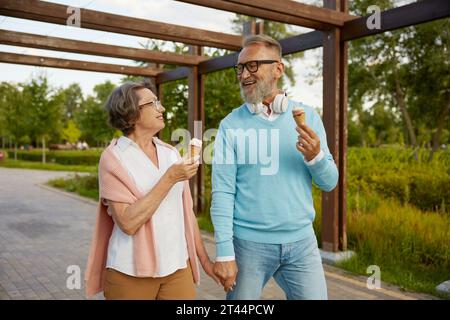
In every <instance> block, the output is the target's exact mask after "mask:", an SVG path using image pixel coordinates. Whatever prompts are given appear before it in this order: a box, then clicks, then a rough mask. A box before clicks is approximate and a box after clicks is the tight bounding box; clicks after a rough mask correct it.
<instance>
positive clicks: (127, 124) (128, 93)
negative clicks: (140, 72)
mask: <svg viewBox="0 0 450 320" xmlns="http://www.w3.org/2000/svg"><path fill="white" fill-rule="evenodd" d="M144 88H146V89H149V88H148V86H147V85H146V84H145V83H140V82H126V83H124V84H122V85H121V86H119V87H117V88H115V89H114V90H113V91H112V92H111V94H110V96H109V98H108V101H107V102H106V104H105V109H106V111H107V112H108V116H109V119H108V120H109V125H110V126H111V127H113V128H116V129H119V130H120V131H122V132H123V134H124V135H129V134H130V133H132V132H133V131H134V124H135V123H136V120H138V119H139V116H140V112H139V107H138V97H137V95H136V90H138V89H144Z"/></svg>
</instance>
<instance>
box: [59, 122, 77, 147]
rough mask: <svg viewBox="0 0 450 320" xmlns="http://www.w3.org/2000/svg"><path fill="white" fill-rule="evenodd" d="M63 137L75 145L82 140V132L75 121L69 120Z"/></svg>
mask: <svg viewBox="0 0 450 320" xmlns="http://www.w3.org/2000/svg"><path fill="white" fill-rule="evenodd" d="M61 136H62V138H63V139H64V140H66V141H67V142H69V143H72V144H73V143H75V142H77V141H78V139H80V136H81V131H80V129H78V127H77V125H76V124H75V122H74V121H73V120H69V121H68V122H67V126H66V127H65V128H64V129H63V131H62V134H61Z"/></svg>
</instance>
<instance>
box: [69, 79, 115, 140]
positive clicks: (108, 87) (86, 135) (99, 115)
mask: <svg viewBox="0 0 450 320" xmlns="http://www.w3.org/2000/svg"><path fill="white" fill-rule="evenodd" d="M114 88H115V85H114V84H113V83H112V82H111V81H109V80H108V81H106V82H104V83H101V84H98V85H96V86H95V87H94V94H95V95H94V96H88V97H87V99H86V100H85V101H84V102H83V104H82V107H81V110H80V112H79V113H77V115H76V117H75V123H76V124H77V126H78V127H79V128H80V130H81V138H82V139H83V140H86V141H87V142H88V144H89V145H97V146H105V145H106V144H107V143H108V141H110V140H111V139H112V138H113V137H114V136H115V135H117V130H115V129H113V128H111V127H110V126H109V125H108V114H107V113H106V111H105V108H104V106H105V103H106V101H107V99H108V97H109V95H110V94H111V92H112V90H113V89H114Z"/></svg>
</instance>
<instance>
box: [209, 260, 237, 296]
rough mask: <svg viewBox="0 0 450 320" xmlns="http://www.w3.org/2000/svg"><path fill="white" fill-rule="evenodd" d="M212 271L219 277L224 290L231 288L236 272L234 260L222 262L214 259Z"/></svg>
mask: <svg viewBox="0 0 450 320" xmlns="http://www.w3.org/2000/svg"><path fill="white" fill-rule="evenodd" d="M214 273H215V274H216V275H217V276H218V277H219V279H220V283H222V286H223V288H224V290H225V292H228V291H230V290H233V286H234V284H235V282H236V276H237V273H238V268H237V265H236V260H233V261H223V262H221V261H216V262H215V263H214Z"/></svg>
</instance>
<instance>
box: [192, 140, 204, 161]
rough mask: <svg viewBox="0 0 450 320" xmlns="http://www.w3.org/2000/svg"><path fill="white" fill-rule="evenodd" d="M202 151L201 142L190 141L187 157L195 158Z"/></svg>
mask: <svg viewBox="0 0 450 320" xmlns="http://www.w3.org/2000/svg"><path fill="white" fill-rule="evenodd" d="M201 151H202V141H201V140H199V139H196V138H194V139H192V140H191V142H189V157H190V158H194V157H196V156H199V155H200V153H201Z"/></svg>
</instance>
